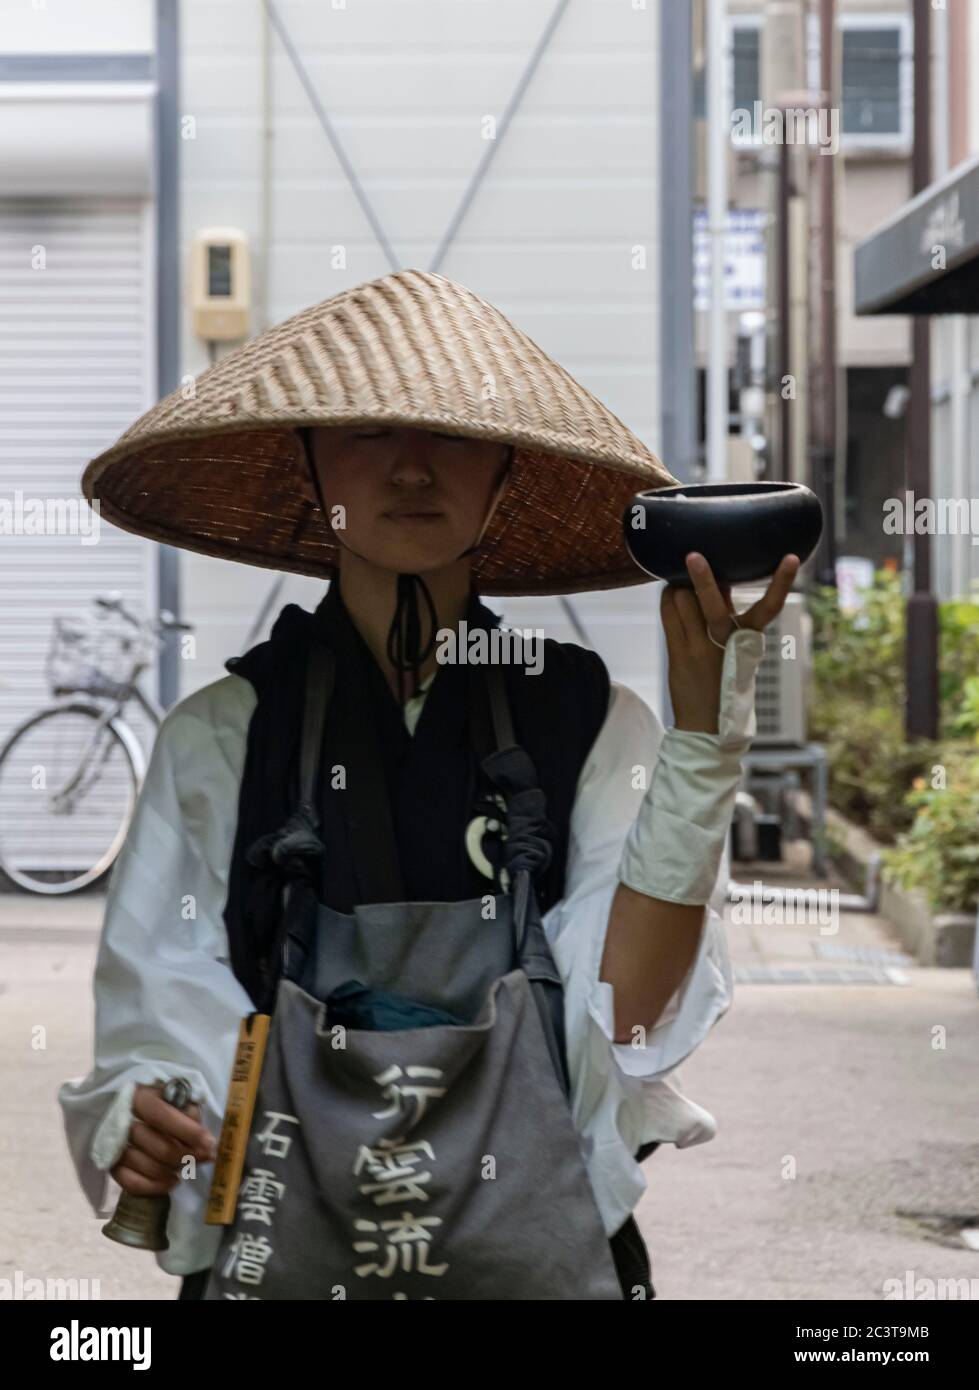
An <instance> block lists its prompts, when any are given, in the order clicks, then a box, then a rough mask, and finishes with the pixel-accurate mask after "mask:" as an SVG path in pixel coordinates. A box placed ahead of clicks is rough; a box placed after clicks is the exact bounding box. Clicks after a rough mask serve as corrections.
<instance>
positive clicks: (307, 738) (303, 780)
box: [299, 641, 337, 809]
mask: <svg viewBox="0 0 979 1390" xmlns="http://www.w3.org/2000/svg"><path fill="white" fill-rule="evenodd" d="M307 661H308V664H307V667H306V700H305V706H304V709H303V736H302V745H301V751H300V755H299V796H300V799H301V800H302V801H303V802H305V804H306V805H307V806H312V807H313V808H314V809H315V808H316V806H317V802H316V779H317V774H318V772H319V765H320V749H321V748H322V746H323V730H324V728H325V727H326V711H327V709H328V708H329V705H330V701H331V700H332V699H333V686H334V683H335V681H336V672H337V666H336V658H335V657H334V655H333V652H332V651H331V650H330V648H329V647H327V646H325V645H324V644H323V643H322V642H317V641H313V642H311V643H310V646H309V655H308V658H307Z"/></svg>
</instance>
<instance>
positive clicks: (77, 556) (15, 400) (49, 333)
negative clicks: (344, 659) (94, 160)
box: [0, 197, 156, 835]
mask: <svg viewBox="0 0 979 1390" xmlns="http://www.w3.org/2000/svg"><path fill="white" fill-rule="evenodd" d="M149 215H150V213H149V205H148V204H147V203H146V202H145V200H141V199H109V198H99V199H97V200H96V199H92V200H86V199H75V198H72V199H53V198H42V197H37V198H15V199H3V198H0V620H2V621H0V740H2V739H5V738H6V736H7V734H8V733H9V732H10V730H11V729H12V728H13V727H14V725H15V724H17V723H19V722H20V721H21V720H22V719H24V718H25V717H26V716H27V715H28V714H29V713H32V712H34V711H35V710H37V709H38V707H39V706H41V705H42V704H44V703H45V702H47V701H48V699H49V692H48V687H47V681H46V678H45V653H46V651H47V647H48V642H49V637H50V631H51V623H52V618H53V617H54V615H55V614H66V615H85V614H86V613H87V612H90V611H91V603H92V598H93V596H94V595H96V594H99V593H104V592H106V591H108V590H112V589H117V590H120V591H121V592H122V594H123V595H124V596H125V598H126V600H127V601H128V602H129V603H130V604H132V605H133V606H135V607H137V608H139V609H140V610H141V611H143V612H147V613H153V612H154V611H155V599H156V574H155V570H156V546H155V545H154V544H153V543H152V542H150V541H146V540H143V539H141V538H140V537H137V536H131V535H128V534H127V533H125V532H123V531H119V530H117V529H115V528H114V527H111V526H109V525H107V524H104V523H102V522H101V518H98V521H97V522H96V519H95V517H94V516H93V513H92V512H91V510H90V509H89V508H88V506H87V504H86V503H84V501H83V499H82V497H81V488H80V483H81V474H82V471H83V469H84V466H85V464H86V462H87V461H88V460H89V459H90V458H91V457H93V456H94V455H95V454H97V453H98V452H99V451H100V450H102V449H104V448H106V447H107V446H108V445H109V444H111V443H112V442H113V441H114V440H115V439H116V437H117V436H118V435H119V434H121V433H122V431H123V429H125V427H126V426H127V425H128V424H130V423H131V422H132V420H133V419H135V418H136V416H138V415H139V414H141V413H142V411H144V410H145V409H146V408H147V407H148V405H149V404H150V403H151V401H152V400H153V399H155V394H154V391H153V381H154V376H155V373H154V361H153V357H154V339H155V332H154V325H153V313H152V311H153V298H152V288H153V274H152V256H151V240H150V222H149ZM55 507H57V508H58V509H59V510H55ZM42 515H43V516H44V517H46V518H47V529H46V530H45V531H44V533H43V534H32V533H31V532H33V531H34V530H35V529H36V526H37V522H36V518H37V517H39V516H42ZM52 523H53V524H52ZM144 681H145V682H146V684H147V686H148V688H149V689H150V690H151V691H155V685H156V673H155V670H150V671H148V672H147V673H146V675H145V676H144ZM130 712H131V713H133V714H134V715H135V711H132V710H131V711H130ZM133 724H134V727H135V728H136V730H137V732H138V734H139V736H140V738H141V739H142V741H143V742H144V745H145V744H146V742H147V740H148V736H149V733H150V730H149V729H148V728H147V724H146V721H145V720H143V719H142V717H141V716H140V717H139V718H136V717H134V719H133ZM93 830H94V831H95V833H96V835H98V831H97V829H96V828H95V827H93Z"/></svg>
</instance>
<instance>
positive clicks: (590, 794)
mask: <svg viewBox="0 0 979 1390" xmlns="http://www.w3.org/2000/svg"><path fill="white" fill-rule="evenodd" d="M662 737H663V726H662V723H661V722H660V720H659V719H658V718H657V717H656V715H655V714H654V712H653V711H652V710H651V709H650V708H649V706H648V705H647V704H646V703H645V702H644V701H643V700H642V699H640V697H639V696H638V695H637V694H636V693H635V692H634V691H632V690H630V689H629V688H628V687H627V686H623V685H620V684H618V683H617V682H615V681H613V682H612V684H611V692H610V700H609V710H608V714H607V716H606V720H605V723H604V724H603V726H602V728H601V730H600V732H599V734H598V737H597V738H596V740H595V743H594V745H593V747H592V749H591V752H590V754H589V757H588V758H587V760H586V762H585V765H584V766H583V768H582V770H581V774H580V777H579V781H578V787H577V793H576V797H575V802H574V806H573V809H572V815H571V827H570V837H569V844H568V863H567V872H566V879H565V896H564V897H563V899H562V900H561V901H560V902H559V903H557V904H555V906H554V907H553V908H551V909H550V911H549V912H548V913H547V915H546V917H545V919H544V926H545V930H546V931H547V934H548V939H549V941H550V943H551V948H552V951H553V953H554V957H555V962H556V964H557V965H558V968H559V970H560V972H561V975H562V978H563V980H564V984H565V1013H566V1033H567V1037H568V1047H569V1068H570V1070H571V1071H572V1081H573V1087H574V1094H573V1097H572V1100H573V1113H574V1115H575V1119H576V1123H577V1124H578V1127H579V1129H583V1130H585V1131H586V1132H587V1130H588V1129H589V1127H591V1128H593V1129H594V1130H595V1132H596V1134H597V1133H599V1132H601V1131H602V1130H605V1131H607V1130H608V1126H607V1125H605V1124H604V1123H603V1122H602V1121H601V1112H603V1111H607V1109H608V1094H607V1093H608V1090H609V1088H610V1087H611V1089H612V1090H613V1091H614V1092H616V1093H619V1094H621V1097H622V1098H623V1099H624V1100H625V1102H626V1105H625V1107H624V1109H623V1111H622V1113H621V1114H619V1116H618V1126H619V1133H620V1134H622V1137H623V1139H624V1140H625V1142H626V1143H627V1144H628V1145H629V1146H630V1147H638V1144H639V1143H642V1142H645V1141H648V1140H651V1139H660V1140H661V1141H664V1142H673V1143H677V1144H678V1145H680V1146H686V1145H688V1144H692V1143H699V1142H702V1141H703V1140H705V1139H709V1138H711V1137H712V1136H713V1133H714V1129H715V1126H714V1122H713V1118H712V1117H711V1116H710V1115H709V1114H708V1113H707V1112H706V1111H704V1110H702V1109H701V1108H700V1107H699V1106H696V1105H694V1104H693V1103H692V1102H690V1101H688V1100H687V1099H686V1098H685V1097H683V1096H682V1095H680V1093H679V1092H678V1091H677V1090H676V1089H675V1087H674V1086H673V1085H672V1084H671V1083H670V1082H669V1081H667V1077H668V1074H669V1073H671V1072H672V1071H673V1070H674V1068H676V1067H677V1066H679V1064H680V1063H681V1062H682V1061H683V1060H684V1058H686V1057H689V1056H690V1054H691V1053H692V1052H693V1051H694V1049H695V1048H696V1047H698V1046H699V1044H700V1043H701V1042H703V1040H704V1038H705V1037H706V1036H707V1034H708V1032H709V1031H710V1029H711V1028H712V1027H713V1025H714V1024H715V1023H716V1022H717V1020H718V1019H719V1018H720V1017H721V1016H722V1015H723V1014H724V1013H725V1012H726V1011H727V1009H728V1008H729V1006H730V1004H731V998H732V976H731V967H730V961H729V958H728V951H727V943H726V940H725V936H724V931H723V925H722V921H721V918H720V916H719V913H720V912H721V911H722V910H723V904H724V900H725V893H726V886H727V881H728V874H729V868H728V854H727V849H726V848H725V852H724V856H723V858H722V860H721V866H720V871H719V873H718V877H717V881H716V884H715V887H714V891H713V893H712V895H711V898H710V903H709V905H708V907H707V908H706V909H705V911H706V914H707V921H706V923H705V925H704V928H703V930H702V932H701V936H700V944H699V948H698V951H697V955H696V957H695V959H694V961H693V963H692V964H691V966H690V969H689V970H688V972H687V974H686V976H685V978H684V979H683V981H682V982H681V984H680V986H679V987H678V989H677V990H676V992H675V993H674V995H673V997H672V999H671V1000H670V1001H669V1002H668V1004H667V1006H666V1008H665V1009H664V1011H663V1013H662V1014H661V1016H660V1018H659V1020H658V1021H657V1023H656V1024H655V1026H654V1027H653V1028H651V1029H650V1030H649V1031H648V1033H647V1035H646V1038H645V1045H644V1046H633V1045H632V1044H631V1043H616V1042H615V1041H614V1019H615V1010H614V1004H615V991H614V986H613V985H611V984H610V983H608V982H607V981H603V980H600V979H599V972H600V968H601V960H602V954H603V951H604V947H605V933H606V929H607V926H608V918H609V912H610V910H611V906H612V899H613V897H614V895H615V891H616V888H617V886H618V867H619V861H620V858H621V855H622V848H623V844H624V842H625V838H626V835H627V834H628V831H629V828H630V826H631V825H632V822H633V820H634V818H635V816H636V813H637V812H638V810H639V805H640V803H641V801H642V798H643V796H644V787H646V786H648V785H649V783H650V779H651V775H652V769H653V765H654V763H655V761H656V755H657V751H658V748H659V744H660V740H661V739H662ZM640 770H643V771H644V773H645V776H644V777H643V778H640V776H639V775H638V774H639V772H640ZM634 784H635V785H634ZM637 1086H638V1087H639V1090H638V1092H637V1089H636V1088H637ZM630 1100H632V1101H634V1102H637V1104H633V1105H632V1106H631V1107H630ZM605 1142H606V1143H608V1142H611V1140H610V1139H608V1138H606V1140H605Z"/></svg>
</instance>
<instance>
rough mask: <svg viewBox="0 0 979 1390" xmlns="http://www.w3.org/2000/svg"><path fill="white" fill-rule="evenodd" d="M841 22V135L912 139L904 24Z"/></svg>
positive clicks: (870, 139)
mask: <svg viewBox="0 0 979 1390" xmlns="http://www.w3.org/2000/svg"><path fill="white" fill-rule="evenodd" d="M853 18H854V17H852V16H847V17H844V18H843V20H842V35H841V38H842V43H843V71H842V91H841V102H840V106H841V115H842V128H843V134H844V136H848V137H855V138H856V140H857V141H859V142H861V143H868V144H893V143H895V142H898V141H900V140H902V139H906V138H908V136H909V135H910V110H909V106H910V101H909V97H910V91H909V85H910V83H909V79H910V72H911V67H910V64H911V55H910V53H909V52H908V51H907V44H906V39H905V36H906V35H908V33H909V31H908V30H907V28H906V26H905V25H903V24H899V23H896V22H893V21H892V22H890V23H882V22H879V21H878V22H876V23H874V24H873V25H870V24H865V23H860V24H855V23H853Z"/></svg>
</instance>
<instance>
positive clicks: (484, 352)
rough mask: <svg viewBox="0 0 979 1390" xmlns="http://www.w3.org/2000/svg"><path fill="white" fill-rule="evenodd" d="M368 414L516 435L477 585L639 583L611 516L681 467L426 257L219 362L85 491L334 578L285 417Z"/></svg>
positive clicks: (477, 564)
mask: <svg viewBox="0 0 979 1390" xmlns="http://www.w3.org/2000/svg"><path fill="white" fill-rule="evenodd" d="M378 422H383V423H385V424H389V425H403V426H410V427H414V428H417V429H442V430H446V429H447V428H450V429H451V432H452V433H455V434H466V435H471V436H472V437H473V438H477V439H493V440H499V441H500V442H501V443H508V444H513V445H514V455H513V465H512V468H511V472H510V476H509V482H508V486H507V487H506V489H505V491H504V493H503V496H502V499H501V500H500V502H499V505H498V506H497V508H496V511H495V512H494V513H493V516H492V519H491V521H490V523H489V525H488V526H487V528H486V532H485V534H484V536H483V539H482V542H481V544H480V545H479V547H478V548H477V550H476V551H475V553H474V554H473V557H472V579H473V583H474V584H475V586H476V588H477V590H478V591H479V592H481V593H485V594H561V593H576V592H579V591H581V590H586V589H607V588H616V587H619V586H624V585H630V584H643V583H649V582H650V578H649V576H648V575H647V574H645V573H644V571H642V570H640V569H639V568H638V567H637V566H636V564H635V563H634V562H633V560H632V559H631V558H630V556H629V553H628V551H627V550H626V548H625V544H624V541H623V537H622V513H623V511H624V509H625V507H626V505H627V503H628V502H629V501H630V499H631V498H632V496H633V495H634V494H635V493H637V492H641V491H644V490H647V489H650V488H658V487H666V486H669V485H670V484H672V483H675V482H676V481H677V480H676V479H675V478H673V477H672V476H671V474H670V473H668V472H667V470H666V469H665V468H664V467H663V465H662V464H661V463H660V461H659V460H658V459H657V458H656V456H655V455H654V454H652V453H651V452H650V450H649V449H647V448H646V446H645V444H643V443H642V441H641V440H640V439H638V438H637V437H636V435H634V434H633V433H632V431H631V430H629V429H627V427H626V426H625V425H624V424H623V423H622V421H621V420H619V419H618V418H617V417H616V416H615V415H613V414H612V412H611V411H610V410H608V409H607V408H606V407H605V406H604V405H602V403H601V402H600V401H598V400H596V399H595V397H594V396H593V395H591V393H590V392H588V391H586V390H585V388H584V387H583V386H580V385H579V384H578V382H576V381H575V380H574V378H573V377H571V376H570V375H569V374H568V373H567V372H566V371H565V370H564V369H563V368H562V367H560V366H558V364H557V363H556V362H554V361H552V360H551V358H550V357H548V356H547V354H546V353H545V352H543V351H542V350H541V349H540V348H539V347H538V346H537V344H536V343H534V342H533V341H532V340H531V339H530V338H528V337H527V336H526V334H524V333H521V332H520V330H519V329H518V328H515V327H514V326H513V324H511V323H510V322H508V320H507V319H506V318H505V317H504V315H503V314H501V313H500V311H499V310H498V309H496V308H494V307H493V305H492V304H488V303H487V302H486V301H485V300H484V299H480V298H479V296H478V295H476V294H474V293H473V292H472V291H471V290H469V289H466V288H465V287H464V286H463V285H459V284H456V283H455V282H454V281H452V280H449V279H447V278H446V277H445V276H444V275H437V274H433V273H430V272H427V271H422V270H401V271H397V272H395V273H393V274H389V275H384V276H382V277H381V278H380V279H377V280H370V281H367V282H365V283H363V284H360V285H355V286H354V287H353V288H351V289H347V290H343V291H341V292H340V293H339V294H336V295H333V296H332V297H331V298H329V299H326V300H324V301H323V302H322V303H320V304H315V305H312V306H311V307H310V308H308V309H303V310H302V311H301V312H300V313H298V314H295V315H293V317H292V318H289V319H286V320H285V322H283V323H280V324H277V325H276V326H275V327H274V328H270V329H268V331H267V332H265V333H263V334H261V335H260V336H259V337H257V338H253V339H252V340H251V341H250V342H247V343H245V344H244V345H243V346H242V347H240V348H238V349H237V350H236V351H234V352H232V353H229V354H228V355H227V356H226V357H223V358H221V359H220V360H219V361H218V362H216V363H214V365H213V366H211V367H209V368H208V369H207V371H205V372H203V373H202V374H201V376H200V377H198V378H197V380H196V382H195V383H194V386H193V390H192V392H187V391H186V390H185V389H184V388H178V389H177V390H176V391H174V392H172V393H171V394H170V395H169V396H165V397H164V398H163V400H161V401H159V402H158V404H157V405H155V406H153V408H152V409H151V410H149V411H147V412H146V414H145V415H143V416H141V417H140V419H138V420H137V421H136V422H135V424H133V425H131V426H130V427H129V428H128V429H127V430H126V431H125V433H124V434H122V435H121V436H120V437H119V439H118V440H117V441H116V443H115V444H113V445H112V447H111V448H109V449H107V450H105V451H104V452H103V453H101V454H99V455H98V457H97V458H94V459H93V460H92V461H91V462H90V463H89V465H88V466H87V468H86V469H85V473H84V476H83V478H82V490H83V492H84V495H85V497H86V498H87V499H88V500H89V501H90V502H94V501H96V500H97V501H98V504H99V509H100V515H101V516H102V517H103V518H104V519H105V520H107V521H110V522H112V523H113V525H115V526H119V527H121V528H122V529H123V530H124V531H133V532H135V533H136V534H137V535H140V536H148V537H150V538H151V539H152V540H156V541H162V542H165V543H166V544H168V545H174V546H179V547H181V548H183V549H185V550H193V551H198V552H200V553H201V554H204V555H215V556H219V557H220V558H222V559H225V560H237V561H240V562H242V563H244V564H251V565H262V566H265V567H267V568H270V569H276V570H288V571H292V572H295V573H297V574H308V575H315V576H318V577H321V578H324V579H328V578H330V577H331V576H332V575H333V574H334V573H335V572H336V567H337V564H338V559H339V553H340V548H339V546H338V545H337V542H336V539H335V537H334V534H333V531H332V529H331V528H330V526H329V523H328V521H327V520H326V518H325V517H324V516H323V513H322V511H321V509H320V508H319V507H318V506H316V505H315V504H314V503H312V502H311V501H309V500H308V497H307V494H306V492H305V491H304V489H303V488H302V486H301V479H303V478H305V477H308V471H307V469H308V466H307V463H306V459H305V454H304V451H303V448H302V444H301V441H300V438H299V436H298V435H297V434H296V431H295V426H297V425H327V426H328V425H354V424H364V423H378Z"/></svg>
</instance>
